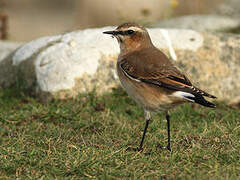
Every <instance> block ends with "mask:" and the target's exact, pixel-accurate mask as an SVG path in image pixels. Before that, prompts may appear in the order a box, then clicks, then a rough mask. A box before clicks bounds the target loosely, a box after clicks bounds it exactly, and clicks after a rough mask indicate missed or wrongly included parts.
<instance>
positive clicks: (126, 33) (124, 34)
mask: <svg viewBox="0 0 240 180" xmlns="http://www.w3.org/2000/svg"><path fill="white" fill-rule="evenodd" d="M134 33H135V31H133V30H127V31H118V34H120V35H123V36H126V35H131V34H134Z"/></svg>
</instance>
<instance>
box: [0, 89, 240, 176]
mask: <svg viewBox="0 0 240 180" xmlns="http://www.w3.org/2000/svg"><path fill="white" fill-rule="evenodd" d="M143 118H144V117H143V110H142V109H141V108H140V107H139V106H136V104H135V102H134V101H133V100H131V99H130V98H129V97H128V96H127V95H126V94H125V93H124V92H123V91H122V90H119V89H116V90H114V92H113V93H109V94H106V95H104V96H100V97H97V96H96V95H95V94H94V93H90V94H85V95H79V97H78V98H77V99H75V100H74V99H69V100H64V101H54V102H52V103H48V104H42V103H40V102H38V101H37V100H36V99H34V98H32V97H29V96H27V95H24V94H21V93H20V92H19V91H17V90H14V89H11V90H8V91H6V90H5V91H0V179H8V178H9V179H15V178H19V179H39V178H42V179H56V178H57V179H75V178H76V179H77V178H85V179H87V178H99V179H116V178H124V179H128V178H131V179H152V178H154V179H239V178H240V112H239V110H237V109H232V108H230V107H228V106H226V105H224V104H218V108H217V109H207V108H203V107H197V108H194V109H193V108H192V107H191V105H190V104H187V105H183V106H181V107H179V108H177V109H176V110H174V111H173V112H171V133H172V139H171V143H172V150H173V152H168V151H167V150H165V149H160V148H158V145H159V144H161V145H164V146H165V145H166V144H167V128H166V121H165V120H164V116H163V115H162V114H156V115H154V116H153V120H152V122H151V124H150V126H149V129H148V132H147V135H146V139H145V144H144V150H143V152H134V151H130V150H128V149H129V147H137V146H138V144H139V142H140V139H141V136H142V132H143V128H144V123H145V122H144V119H143Z"/></svg>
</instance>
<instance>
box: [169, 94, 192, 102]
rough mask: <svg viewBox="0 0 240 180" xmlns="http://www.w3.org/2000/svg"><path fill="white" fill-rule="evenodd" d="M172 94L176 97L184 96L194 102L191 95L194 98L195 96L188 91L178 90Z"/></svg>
mask: <svg viewBox="0 0 240 180" xmlns="http://www.w3.org/2000/svg"><path fill="white" fill-rule="evenodd" d="M172 95H173V96H175V97H179V98H183V99H186V100H188V101H191V102H194V100H193V99H190V98H189V97H192V98H194V97H195V96H194V95H193V94H191V93H188V92H183V91H176V92H175V93H173V94H172Z"/></svg>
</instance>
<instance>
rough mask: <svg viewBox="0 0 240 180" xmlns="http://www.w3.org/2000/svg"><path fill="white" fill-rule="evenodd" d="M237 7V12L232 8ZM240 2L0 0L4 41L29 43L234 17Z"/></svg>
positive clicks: (209, 0)
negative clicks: (80, 32) (92, 31)
mask: <svg viewBox="0 0 240 180" xmlns="http://www.w3.org/2000/svg"><path fill="white" fill-rule="evenodd" d="M230 1H231V2H232V3H233V5H232V6H233V7H232V8H233V9H231V7H228V4H229V2H230ZM237 1H240V0H121V1H117V0H0V15H1V17H0V21H1V23H2V25H1V39H8V40H11V41H29V40H32V39H36V38H38V37H41V36H47V35H54V34H59V33H63V32H68V31H73V30H77V29H84V28H93V27H101V26H112V25H119V24H121V23H123V22H126V21H135V22H139V23H142V24H144V25H149V26H151V25H152V24H155V23H158V22H160V21H162V20H166V19H170V18H173V17H178V16H183V15H189V14H209V13H215V14H223V15H228V16H234V8H235V7H234V3H238V4H240V2H237Z"/></svg>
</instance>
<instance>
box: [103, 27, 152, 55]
mask: <svg viewBox="0 0 240 180" xmlns="http://www.w3.org/2000/svg"><path fill="white" fill-rule="evenodd" d="M103 33H104V34H110V35H112V36H114V37H116V38H117V40H118V43H119V45H120V50H121V52H130V51H136V50H139V49H141V48H145V47H148V46H151V45H152V42H151V39H150V37H149V34H148V32H147V30H146V29H145V28H144V27H143V26H140V25H138V24H135V23H124V24H122V25H120V26H118V27H117V28H116V29H115V30H113V31H105V32H103Z"/></svg>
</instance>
